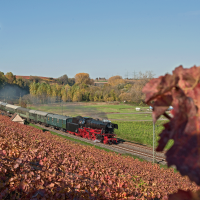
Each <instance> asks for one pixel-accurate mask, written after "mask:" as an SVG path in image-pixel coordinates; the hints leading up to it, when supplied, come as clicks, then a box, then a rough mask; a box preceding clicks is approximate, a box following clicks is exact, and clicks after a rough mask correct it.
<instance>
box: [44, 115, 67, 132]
mask: <svg viewBox="0 0 200 200" xmlns="http://www.w3.org/2000/svg"><path fill="white" fill-rule="evenodd" d="M68 118H70V117H67V116H62V115H56V114H51V113H50V114H48V115H47V125H48V126H54V127H56V128H58V129H63V130H66V128H67V127H66V126H67V119H68Z"/></svg>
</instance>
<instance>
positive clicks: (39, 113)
mask: <svg viewBox="0 0 200 200" xmlns="http://www.w3.org/2000/svg"><path fill="white" fill-rule="evenodd" d="M35 114H37V115H42V116H46V115H47V114H49V113H47V112H43V111H38V110H36V112H35Z"/></svg>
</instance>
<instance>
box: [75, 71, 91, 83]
mask: <svg viewBox="0 0 200 200" xmlns="http://www.w3.org/2000/svg"><path fill="white" fill-rule="evenodd" d="M91 82H92V81H91V79H90V76H89V74H88V73H78V74H76V75H75V83H76V84H89V85H90V84H91Z"/></svg>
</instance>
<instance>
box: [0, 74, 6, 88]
mask: <svg viewBox="0 0 200 200" xmlns="http://www.w3.org/2000/svg"><path fill="white" fill-rule="evenodd" d="M6 81H7V78H6V76H5V75H4V73H3V72H0V86H1V85H3V84H4V83H5V82H6Z"/></svg>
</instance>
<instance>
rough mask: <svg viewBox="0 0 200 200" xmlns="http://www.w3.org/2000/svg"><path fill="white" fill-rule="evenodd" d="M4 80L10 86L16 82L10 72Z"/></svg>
mask: <svg viewBox="0 0 200 200" xmlns="http://www.w3.org/2000/svg"><path fill="white" fill-rule="evenodd" d="M6 78H7V82H8V83H10V84H13V83H15V81H16V76H14V75H13V73H12V72H8V73H6Z"/></svg>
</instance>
